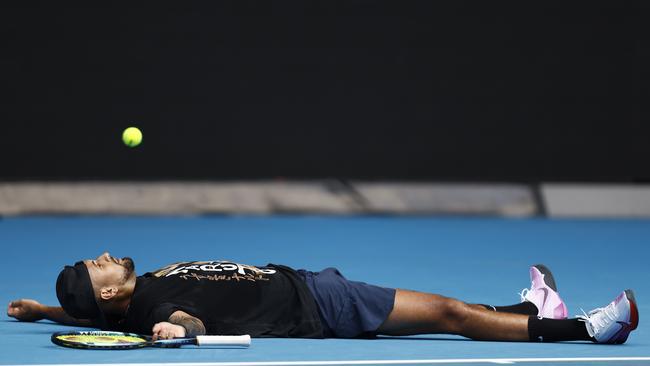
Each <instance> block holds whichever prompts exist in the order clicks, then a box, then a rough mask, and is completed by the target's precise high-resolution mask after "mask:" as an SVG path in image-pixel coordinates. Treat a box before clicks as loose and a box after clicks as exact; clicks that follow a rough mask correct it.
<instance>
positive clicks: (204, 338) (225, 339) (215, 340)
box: [196, 335, 251, 347]
mask: <svg viewBox="0 0 650 366" xmlns="http://www.w3.org/2000/svg"><path fill="white" fill-rule="evenodd" d="M196 344H197V345H199V346H220V347H249V346H250V345H251V336H249V335H237V336H228V335H199V336H196Z"/></svg>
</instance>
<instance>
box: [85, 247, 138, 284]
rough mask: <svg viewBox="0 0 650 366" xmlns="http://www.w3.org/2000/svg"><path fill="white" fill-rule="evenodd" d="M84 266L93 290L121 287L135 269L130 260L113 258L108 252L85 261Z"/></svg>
mask: <svg viewBox="0 0 650 366" xmlns="http://www.w3.org/2000/svg"><path fill="white" fill-rule="evenodd" d="M84 264H85V265H86V267H87V268H88V273H89V274H90V280H91V282H92V283H93V288H95V289H99V288H102V287H107V286H119V285H122V284H124V283H125V282H126V280H127V279H129V278H130V277H131V276H132V275H133V271H134V269H135V266H134V264H133V260H132V259H131V258H129V257H124V258H121V259H118V258H114V257H111V255H110V254H109V253H108V252H105V253H103V254H102V255H100V256H99V257H97V258H95V259H86V260H85V261H84Z"/></svg>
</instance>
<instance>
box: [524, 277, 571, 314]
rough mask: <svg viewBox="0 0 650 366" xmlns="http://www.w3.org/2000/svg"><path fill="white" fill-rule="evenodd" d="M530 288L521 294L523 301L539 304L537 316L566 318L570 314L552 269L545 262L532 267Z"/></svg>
mask: <svg viewBox="0 0 650 366" xmlns="http://www.w3.org/2000/svg"><path fill="white" fill-rule="evenodd" d="M530 282H531V285H530V289H527V288H526V289H523V290H522V291H521V293H520V294H519V295H520V296H521V302H524V301H529V302H532V303H533V304H534V305H535V306H537V309H538V311H539V312H538V313H537V317H539V318H540V319H541V318H547V319H566V318H567V317H568V315H569V311H568V310H567V307H566V305H565V304H564V301H562V299H561V298H560V294H558V292H557V286H556V285H555V279H554V278H553V274H552V273H551V270H549V269H548V268H547V267H546V266H545V265H543V264H536V265H534V266H532V267H530Z"/></svg>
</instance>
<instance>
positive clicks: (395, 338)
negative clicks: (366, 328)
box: [376, 336, 476, 342]
mask: <svg viewBox="0 0 650 366" xmlns="http://www.w3.org/2000/svg"><path fill="white" fill-rule="evenodd" d="M376 339H390V340H395V341H460V342H468V341H469V342H476V341H475V340H472V339H469V338H447V337H436V336H431V337H409V336H378V337H377V338H376Z"/></svg>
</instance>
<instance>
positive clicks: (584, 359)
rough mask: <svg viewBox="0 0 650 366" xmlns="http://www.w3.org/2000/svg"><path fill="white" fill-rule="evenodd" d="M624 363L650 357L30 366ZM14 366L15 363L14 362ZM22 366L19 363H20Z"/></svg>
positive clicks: (334, 365) (32, 365)
mask: <svg viewBox="0 0 650 366" xmlns="http://www.w3.org/2000/svg"><path fill="white" fill-rule="evenodd" d="M614 361H615V362H620V361H650V357H555V358H464V359H463V358H451V359H434V360H349V361H345V360H341V361H260V362H255V361H251V362H170V363H163V362H156V363H76V364H72V363H71V364H30V365H28V366H344V365H427V364H429V365H435V364H445V363H446V364H455V363H494V364H500V365H507V364H513V363H534V362H614ZM10 366H11V365H10ZM17 366H18V365H17Z"/></svg>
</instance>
